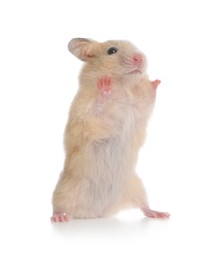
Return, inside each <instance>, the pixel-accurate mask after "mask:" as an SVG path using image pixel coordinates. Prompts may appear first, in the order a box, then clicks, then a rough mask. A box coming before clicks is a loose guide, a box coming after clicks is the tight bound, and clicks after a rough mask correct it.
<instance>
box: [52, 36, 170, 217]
mask: <svg viewBox="0 0 221 260" xmlns="http://www.w3.org/2000/svg"><path fill="white" fill-rule="evenodd" d="M68 49H69V51H70V52H71V53H72V54H73V55H74V56H76V57H77V58H78V59H80V60H82V61H83V62H84V66H83V68H82V70H81V73H80V76H79V89H78V92H77V94H76V96H75V98H74V100H73V103H72V105H71V108H70V112H69V119H68V122H67V126H66V129H65V135H64V146H65V153H66V157H65V162H64V168H63V171H62V173H61V175H60V178H59V180H58V183H57V185H56V187H55V190H54V193H53V198H52V204H53V216H52V217H51V221H52V222H66V221H69V220H71V219H72V218H100V217H108V216H111V215H113V214H116V213H117V212H118V211H119V210H121V209H124V208H128V207H135V208H140V209H141V210H142V211H143V213H144V215H146V216H147V217H152V218H167V217H169V213H166V212H159V211H154V210H151V209H150V208H149V206H148V201H147V196H146V192H145V189H144V186H143V184H142V181H141V180H140V178H139V177H138V176H137V174H136V162H137V158H138V151H139V149H140V147H141V146H142V144H143V143H144V139H145V133H146V126H147V123H148V120H149V118H150V115H151V112H152V109H153V106H154V101H155V97H156V89H157V87H158V85H159V84H160V81H159V80H155V81H150V80H149V78H148V76H147V74H146V67H147V60H146V57H145V55H144V54H143V53H142V52H141V51H139V50H138V49H137V48H136V47H135V46H134V45H133V44H132V43H130V42H128V41H124V40H109V41H106V42H102V43H101V42H98V41H95V40H91V39H85V38H74V39H72V40H71V41H70V42H69V44H68Z"/></svg>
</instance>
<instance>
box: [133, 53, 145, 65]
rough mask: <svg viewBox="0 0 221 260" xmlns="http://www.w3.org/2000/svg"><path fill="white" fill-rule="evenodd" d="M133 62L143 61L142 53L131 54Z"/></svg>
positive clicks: (139, 62)
mask: <svg viewBox="0 0 221 260" xmlns="http://www.w3.org/2000/svg"><path fill="white" fill-rule="evenodd" d="M133 62H134V64H141V63H142V62H143V57H142V55H141V54H139V53H135V54H134V55H133Z"/></svg>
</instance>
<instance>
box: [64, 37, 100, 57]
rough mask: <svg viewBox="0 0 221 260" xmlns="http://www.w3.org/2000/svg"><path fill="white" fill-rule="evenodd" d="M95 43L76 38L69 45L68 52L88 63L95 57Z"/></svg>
mask: <svg viewBox="0 0 221 260" xmlns="http://www.w3.org/2000/svg"><path fill="white" fill-rule="evenodd" d="M94 43H95V41H93V40H90V39H85V38H74V39H72V40H71V41H70V42H69V43H68V50H69V51H70V52H71V53H72V54H73V55H74V56H76V57H77V58H78V59H80V60H82V61H88V60H90V59H91V58H93V57H94V56H95V54H94V52H93V45H94Z"/></svg>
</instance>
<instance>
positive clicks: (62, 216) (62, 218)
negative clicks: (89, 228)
mask: <svg viewBox="0 0 221 260" xmlns="http://www.w3.org/2000/svg"><path fill="white" fill-rule="evenodd" d="M71 219H72V217H71V216H70V215H67V214H66V213H54V214H53V216H52V217H51V222H52V223H58V222H61V223H64V222H69V221H70V220H71Z"/></svg>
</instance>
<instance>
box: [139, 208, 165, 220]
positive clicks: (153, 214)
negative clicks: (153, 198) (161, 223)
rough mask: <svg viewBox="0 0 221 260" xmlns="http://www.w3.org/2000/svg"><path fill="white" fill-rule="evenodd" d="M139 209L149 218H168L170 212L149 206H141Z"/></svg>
mask: <svg viewBox="0 0 221 260" xmlns="http://www.w3.org/2000/svg"><path fill="white" fill-rule="evenodd" d="M141 210H142V211H143V213H144V215H145V216H146V217H149V218H169V217H170V214H169V213H167V212H160V211H155V210H152V209H150V208H142V209H141Z"/></svg>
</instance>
